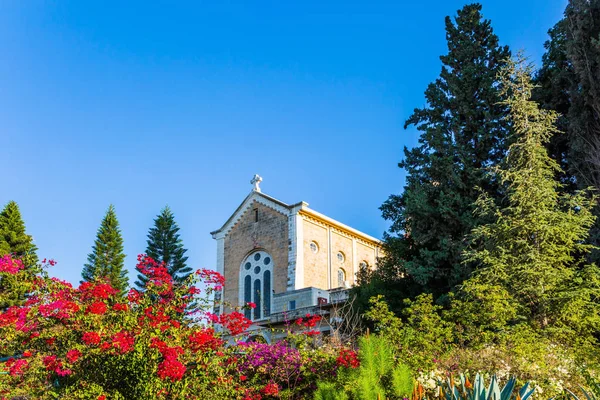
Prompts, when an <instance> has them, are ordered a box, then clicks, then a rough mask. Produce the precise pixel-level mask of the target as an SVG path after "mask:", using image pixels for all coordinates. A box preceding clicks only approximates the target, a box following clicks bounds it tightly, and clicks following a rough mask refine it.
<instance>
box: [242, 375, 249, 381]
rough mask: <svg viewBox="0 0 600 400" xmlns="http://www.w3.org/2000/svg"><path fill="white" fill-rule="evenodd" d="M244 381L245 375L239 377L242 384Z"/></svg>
mask: <svg viewBox="0 0 600 400" xmlns="http://www.w3.org/2000/svg"><path fill="white" fill-rule="evenodd" d="M246 379H248V378H247V377H246V375H240V381H242V382H244V381H245V380H246Z"/></svg>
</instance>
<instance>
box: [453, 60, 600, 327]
mask: <svg viewBox="0 0 600 400" xmlns="http://www.w3.org/2000/svg"><path fill="white" fill-rule="evenodd" d="M530 72H531V69H530V67H527V66H524V62H523V61H522V60H520V61H519V62H518V63H513V62H511V63H510V64H509V65H508V66H507V68H506V70H505V72H504V74H503V78H502V81H503V85H504V88H505V91H506V94H507V100H506V101H505V104H506V105H507V106H508V107H509V109H510V113H509V116H508V118H509V120H510V122H511V124H512V126H513V129H514V132H515V136H516V139H515V143H514V144H512V145H511V147H510V149H509V151H508V155H507V157H506V159H505V161H504V162H503V164H502V165H500V166H498V167H496V168H495V169H494V174H495V175H496V176H497V179H498V181H499V182H500V184H501V185H502V187H503V191H504V192H505V193H506V203H505V204H503V206H502V207H498V206H497V205H496V203H495V202H494V201H493V199H491V198H490V196H488V195H485V194H484V195H482V196H480V198H479V199H478V201H477V206H478V209H477V211H478V213H480V214H484V215H487V216H489V217H491V218H493V221H492V222H490V223H487V224H484V225H481V226H478V227H476V228H475V229H474V230H473V234H472V237H471V239H472V243H473V247H472V248H471V249H470V250H468V251H467V252H466V255H467V260H469V261H472V262H476V263H479V264H480V265H481V268H480V269H479V270H478V272H476V274H475V276H474V278H472V279H473V281H468V282H467V283H465V286H467V287H468V286H469V285H470V284H472V283H473V284H484V285H490V286H491V287H494V286H495V287H499V288H501V289H502V290H504V291H505V292H506V293H508V294H509V295H510V297H511V298H512V299H513V300H515V301H516V302H517V303H518V304H520V309H519V311H520V312H522V313H523V315H522V316H523V319H524V320H527V321H531V324H532V325H533V326H534V327H536V328H540V329H542V330H546V331H548V328H554V331H559V332H561V331H560V329H561V328H562V329H566V331H565V330H563V331H562V332H563V333H570V334H572V333H573V331H574V332H576V333H577V334H580V335H582V337H583V335H587V337H590V335H591V334H593V333H594V332H598V330H599V329H600V304H598V300H597V293H598V292H599V291H600V269H599V268H598V267H597V266H595V265H589V264H586V261H585V255H586V254H587V253H588V252H589V251H590V249H591V246H590V245H589V244H585V240H586V239H587V237H588V235H589V230H590V227H591V226H592V225H593V223H594V219H595V218H594V216H593V214H592V207H593V205H594V203H595V199H594V198H593V197H592V196H590V192H589V191H587V190H580V191H575V192H574V193H567V192H565V191H564V188H563V185H562V184H561V183H560V181H558V180H557V179H556V175H557V172H560V171H559V169H560V167H559V165H558V163H557V162H556V161H555V160H553V159H552V158H551V157H549V155H548V152H547V150H546V148H545V145H547V143H548V142H549V140H550V138H551V136H552V134H554V133H555V132H557V129H556V127H555V122H556V120H557V114H556V113H555V112H554V111H552V110H543V109H540V107H539V106H538V104H537V103H535V102H534V101H532V100H531V92H532V88H533V85H532V82H531V79H530ZM484 301H485V300H484Z"/></svg>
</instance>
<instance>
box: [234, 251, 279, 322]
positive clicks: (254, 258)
mask: <svg viewBox="0 0 600 400" xmlns="http://www.w3.org/2000/svg"><path fill="white" fill-rule="evenodd" d="M272 269H273V262H272V259H271V256H270V255H269V253H267V252H265V251H257V252H254V253H252V254H250V255H249V256H248V257H246V259H245V260H244V261H243V262H242V266H241V268H240V282H243V286H242V287H240V299H241V300H242V302H241V303H242V304H241V305H245V304H247V303H250V302H253V303H254V304H256V308H254V309H253V310H250V309H247V310H245V311H244V314H245V317H246V318H248V319H252V320H259V319H262V318H266V317H268V316H269V315H271V297H272V289H271V288H272V286H273V284H272Z"/></svg>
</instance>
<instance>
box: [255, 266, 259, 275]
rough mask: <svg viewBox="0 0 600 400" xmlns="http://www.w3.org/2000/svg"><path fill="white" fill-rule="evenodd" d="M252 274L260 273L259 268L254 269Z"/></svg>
mask: <svg viewBox="0 0 600 400" xmlns="http://www.w3.org/2000/svg"><path fill="white" fill-rule="evenodd" d="M254 273H255V274H259V273H260V267H259V266H256V267H254Z"/></svg>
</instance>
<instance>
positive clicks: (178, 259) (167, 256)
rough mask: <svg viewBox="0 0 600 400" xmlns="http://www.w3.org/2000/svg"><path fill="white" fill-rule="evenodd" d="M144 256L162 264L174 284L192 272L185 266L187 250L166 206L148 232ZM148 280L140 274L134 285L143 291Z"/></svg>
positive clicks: (172, 216) (183, 279) (173, 218)
mask: <svg viewBox="0 0 600 400" xmlns="http://www.w3.org/2000/svg"><path fill="white" fill-rule="evenodd" d="M147 243H148V246H147V247H146V254H147V255H148V256H149V257H152V258H153V259H154V260H155V261H157V262H159V263H160V262H164V263H165V266H166V267H167V269H168V271H169V273H170V274H171V276H173V279H174V281H175V283H178V284H181V283H183V282H184V281H185V280H186V279H187V278H188V277H189V275H190V273H191V272H192V269H191V268H190V267H188V266H187V265H186V261H187V259H188V258H187V256H185V253H186V252H187V249H185V248H183V242H182V240H181V238H180V237H179V226H177V223H176V222H175V216H174V215H173V212H172V211H171V209H170V208H169V206H166V207H165V208H163V209H162V211H161V213H160V214H159V215H158V216H157V217H156V218H155V219H154V226H153V227H152V228H150V230H149V232H148V240H147ZM147 281H148V278H147V277H146V276H145V275H144V274H142V273H140V274H138V280H137V281H136V282H135V284H136V285H137V286H138V287H139V288H140V289H143V288H144V287H145V286H146V282H147Z"/></svg>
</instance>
